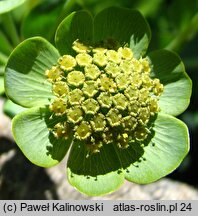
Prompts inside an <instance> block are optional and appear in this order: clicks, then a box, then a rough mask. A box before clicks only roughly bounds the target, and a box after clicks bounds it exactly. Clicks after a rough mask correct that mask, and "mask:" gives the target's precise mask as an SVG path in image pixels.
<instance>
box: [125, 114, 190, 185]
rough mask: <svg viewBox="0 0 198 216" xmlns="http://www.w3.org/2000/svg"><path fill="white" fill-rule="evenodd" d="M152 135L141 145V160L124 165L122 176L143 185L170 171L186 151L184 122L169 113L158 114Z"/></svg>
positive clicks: (187, 144) (187, 147) (186, 141)
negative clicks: (151, 137)
mask: <svg viewBox="0 0 198 216" xmlns="http://www.w3.org/2000/svg"><path fill="white" fill-rule="evenodd" d="M153 129H154V132H155V135H154V137H153V139H152V140H151V142H150V143H149V144H148V145H147V146H145V147H144V154H143V155H142V158H141V160H139V161H137V162H135V163H133V164H132V165H131V166H129V167H128V168H127V172H126V175H125V178H126V179H127V180H129V181H132V182H135V183H139V184H147V183H151V182H153V181H156V180H158V179H160V178H162V177H163V176H166V175H167V174H169V173H171V172H172V171H173V170H175V169H176V168H177V167H178V166H179V164H180V163H181V162H182V160H183V159H184V157H185V156H186V154H187V153H188V150H189V135H188V129H187V127H186V125H185V124H184V123H183V122H182V121H180V120H178V119H176V118H175V117H173V116H170V115H167V114H162V113H161V114H159V115H158V117H157V119H156V121H155V126H154V128H153Z"/></svg>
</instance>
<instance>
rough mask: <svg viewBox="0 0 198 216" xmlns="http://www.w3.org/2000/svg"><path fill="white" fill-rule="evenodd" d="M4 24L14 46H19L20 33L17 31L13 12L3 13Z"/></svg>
mask: <svg viewBox="0 0 198 216" xmlns="http://www.w3.org/2000/svg"><path fill="white" fill-rule="evenodd" d="M2 21H3V22H2V24H3V27H4V29H5V31H6V33H7V35H8V36H9V38H10V40H11V41H12V43H13V45H14V46H17V45H18V44H19V43H20V39H19V35H18V33H17V29H16V26H15V24H14V21H13V18H12V15H11V13H9V12H8V13H5V14H2Z"/></svg>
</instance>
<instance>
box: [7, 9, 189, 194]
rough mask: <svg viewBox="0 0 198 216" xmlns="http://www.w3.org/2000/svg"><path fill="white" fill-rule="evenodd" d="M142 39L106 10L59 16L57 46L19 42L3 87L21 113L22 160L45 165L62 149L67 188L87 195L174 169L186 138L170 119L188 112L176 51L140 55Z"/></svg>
mask: <svg viewBox="0 0 198 216" xmlns="http://www.w3.org/2000/svg"><path fill="white" fill-rule="evenodd" d="M149 41H150V30H149V27H148V24H147V22H146V21H145V20H144V18H143V17H142V16H141V14H140V13H139V12H137V11H134V10H128V9H123V8H116V7H111V8H108V9H105V10H103V11H102V12H100V13H99V14H98V15H96V17H94V18H92V17H91V15H89V13H87V12H86V11H78V12H73V13H72V14H70V15H69V16H68V17H66V18H65V19H64V20H63V21H62V23H61V24H60V25H59V27H58V29H57V31H56V36H55V44H56V48H57V49H56V48H54V46H53V45H51V44H50V43H49V42H47V41H46V40H45V39H43V38H41V37H34V38H30V39H27V40H25V41H24V42H22V43H21V44H20V45H19V46H18V47H17V48H16V49H15V50H14V51H13V52H12V54H11V56H10V57H9V60H8V63H7V66H6V74H5V88H6V93H7V95H8V97H9V98H10V99H11V100H13V101H14V102H15V103H17V104H19V105H21V106H24V107H27V108H29V109H27V110H26V111H24V112H22V113H20V114H18V115H17V116H16V117H15V118H14V119H13V135H14V138H15V141H16V143H17V145H18V146H19V147H20V149H21V150H22V152H23V153H24V154H25V155H26V157H27V158H28V159H29V160H30V161H31V162H33V163H35V164H36V165H38V166H43V167H50V166H54V165H56V164H57V163H59V162H60V161H61V160H62V159H63V158H64V156H65V154H66V153H67V151H68V150H69V151H70V152H69V157H68V162H67V175H68V179H69V182H70V183H71V184H72V185H73V186H74V187H76V188H77V189H78V190H79V191H81V192H82V193H85V194H88V195H95V196H96V195H102V194H106V193H110V192H112V191H114V190H116V189H117V188H118V187H119V186H120V185H121V184H122V183H123V182H124V179H127V180H129V181H131V182H135V183H140V184H145V183H150V182H153V181H156V180H157V179H159V178H161V177H163V176H165V175H167V174H169V173H170V172H172V171H173V170H174V169H176V168H177V167H178V165H179V164H180V163H181V161H182V160H183V158H184V157H185V155H186V154H187V152H188V149H189V138H188V130H187V127H186V126H185V124H184V123H183V122H181V121H180V120H178V119H176V118H175V117H173V116H176V115H179V114H180V113H182V112H183V111H184V110H185V109H186V108H187V106H188V104H189V99H190V95H191V81H190V79H189V77H188V76H187V74H186V73H185V69H184V66H183V63H182V62H181V60H180V58H179V57H178V56H177V55H176V54H175V53H173V52H171V51H167V50H158V51H153V52H151V53H149V54H147V55H146V50H147V48H148V44H149Z"/></svg>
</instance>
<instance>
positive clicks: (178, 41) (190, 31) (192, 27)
mask: <svg viewBox="0 0 198 216" xmlns="http://www.w3.org/2000/svg"><path fill="white" fill-rule="evenodd" d="M197 23H198V13H196V14H195V15H194V16H193V18H192V19H191V21H190V22H189V23H188V25H186V28H184V30H183V31H181V32H180V34H179V35H178V36H177V37H176V38H175V39H174V40H172V41H171V42H170V43H169V44H168V46H167V47H166V49H169V50H173V51H178V50H179V49H180V48H181V47H182V45H183V44H184V43H185V42H186V41H188V40H190V39H192V38H193V36H194V35H195V34H196V33H197V31H198V24H197Z"/></svg>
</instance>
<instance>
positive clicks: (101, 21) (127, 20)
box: [94, 7, 151, 58]
mask: <svg viewBox="0 0 198 216" xmlns="http://www.w3.org/2000/svg"><path fill="white" fill-rule="evenodd" d="M150 34H151V33H150V28H149V26H148V24H147V22H146V20H145V19H144V18H143V16H142V15H141V14H140V13H139V12H138V11H135V10H130V9H126V8H117V7H110V8H107V9H105V10H103V11H102V12H100V13H99V14H97V15H96V17H95V19H94V41H95V42H100V41H103V40H106V39H114V40H116V41H118V42H119V43H120V44H121V45H124V44H126V43H128V44H129V45H130V48H131V49H132V50H133V52H134V55H135V57H137V58H138V57H140V56H141V55H143V54H144V53H145V51H146V50H147V48H148V44H149V41H150V37H151V35H150Z"/></svg>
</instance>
